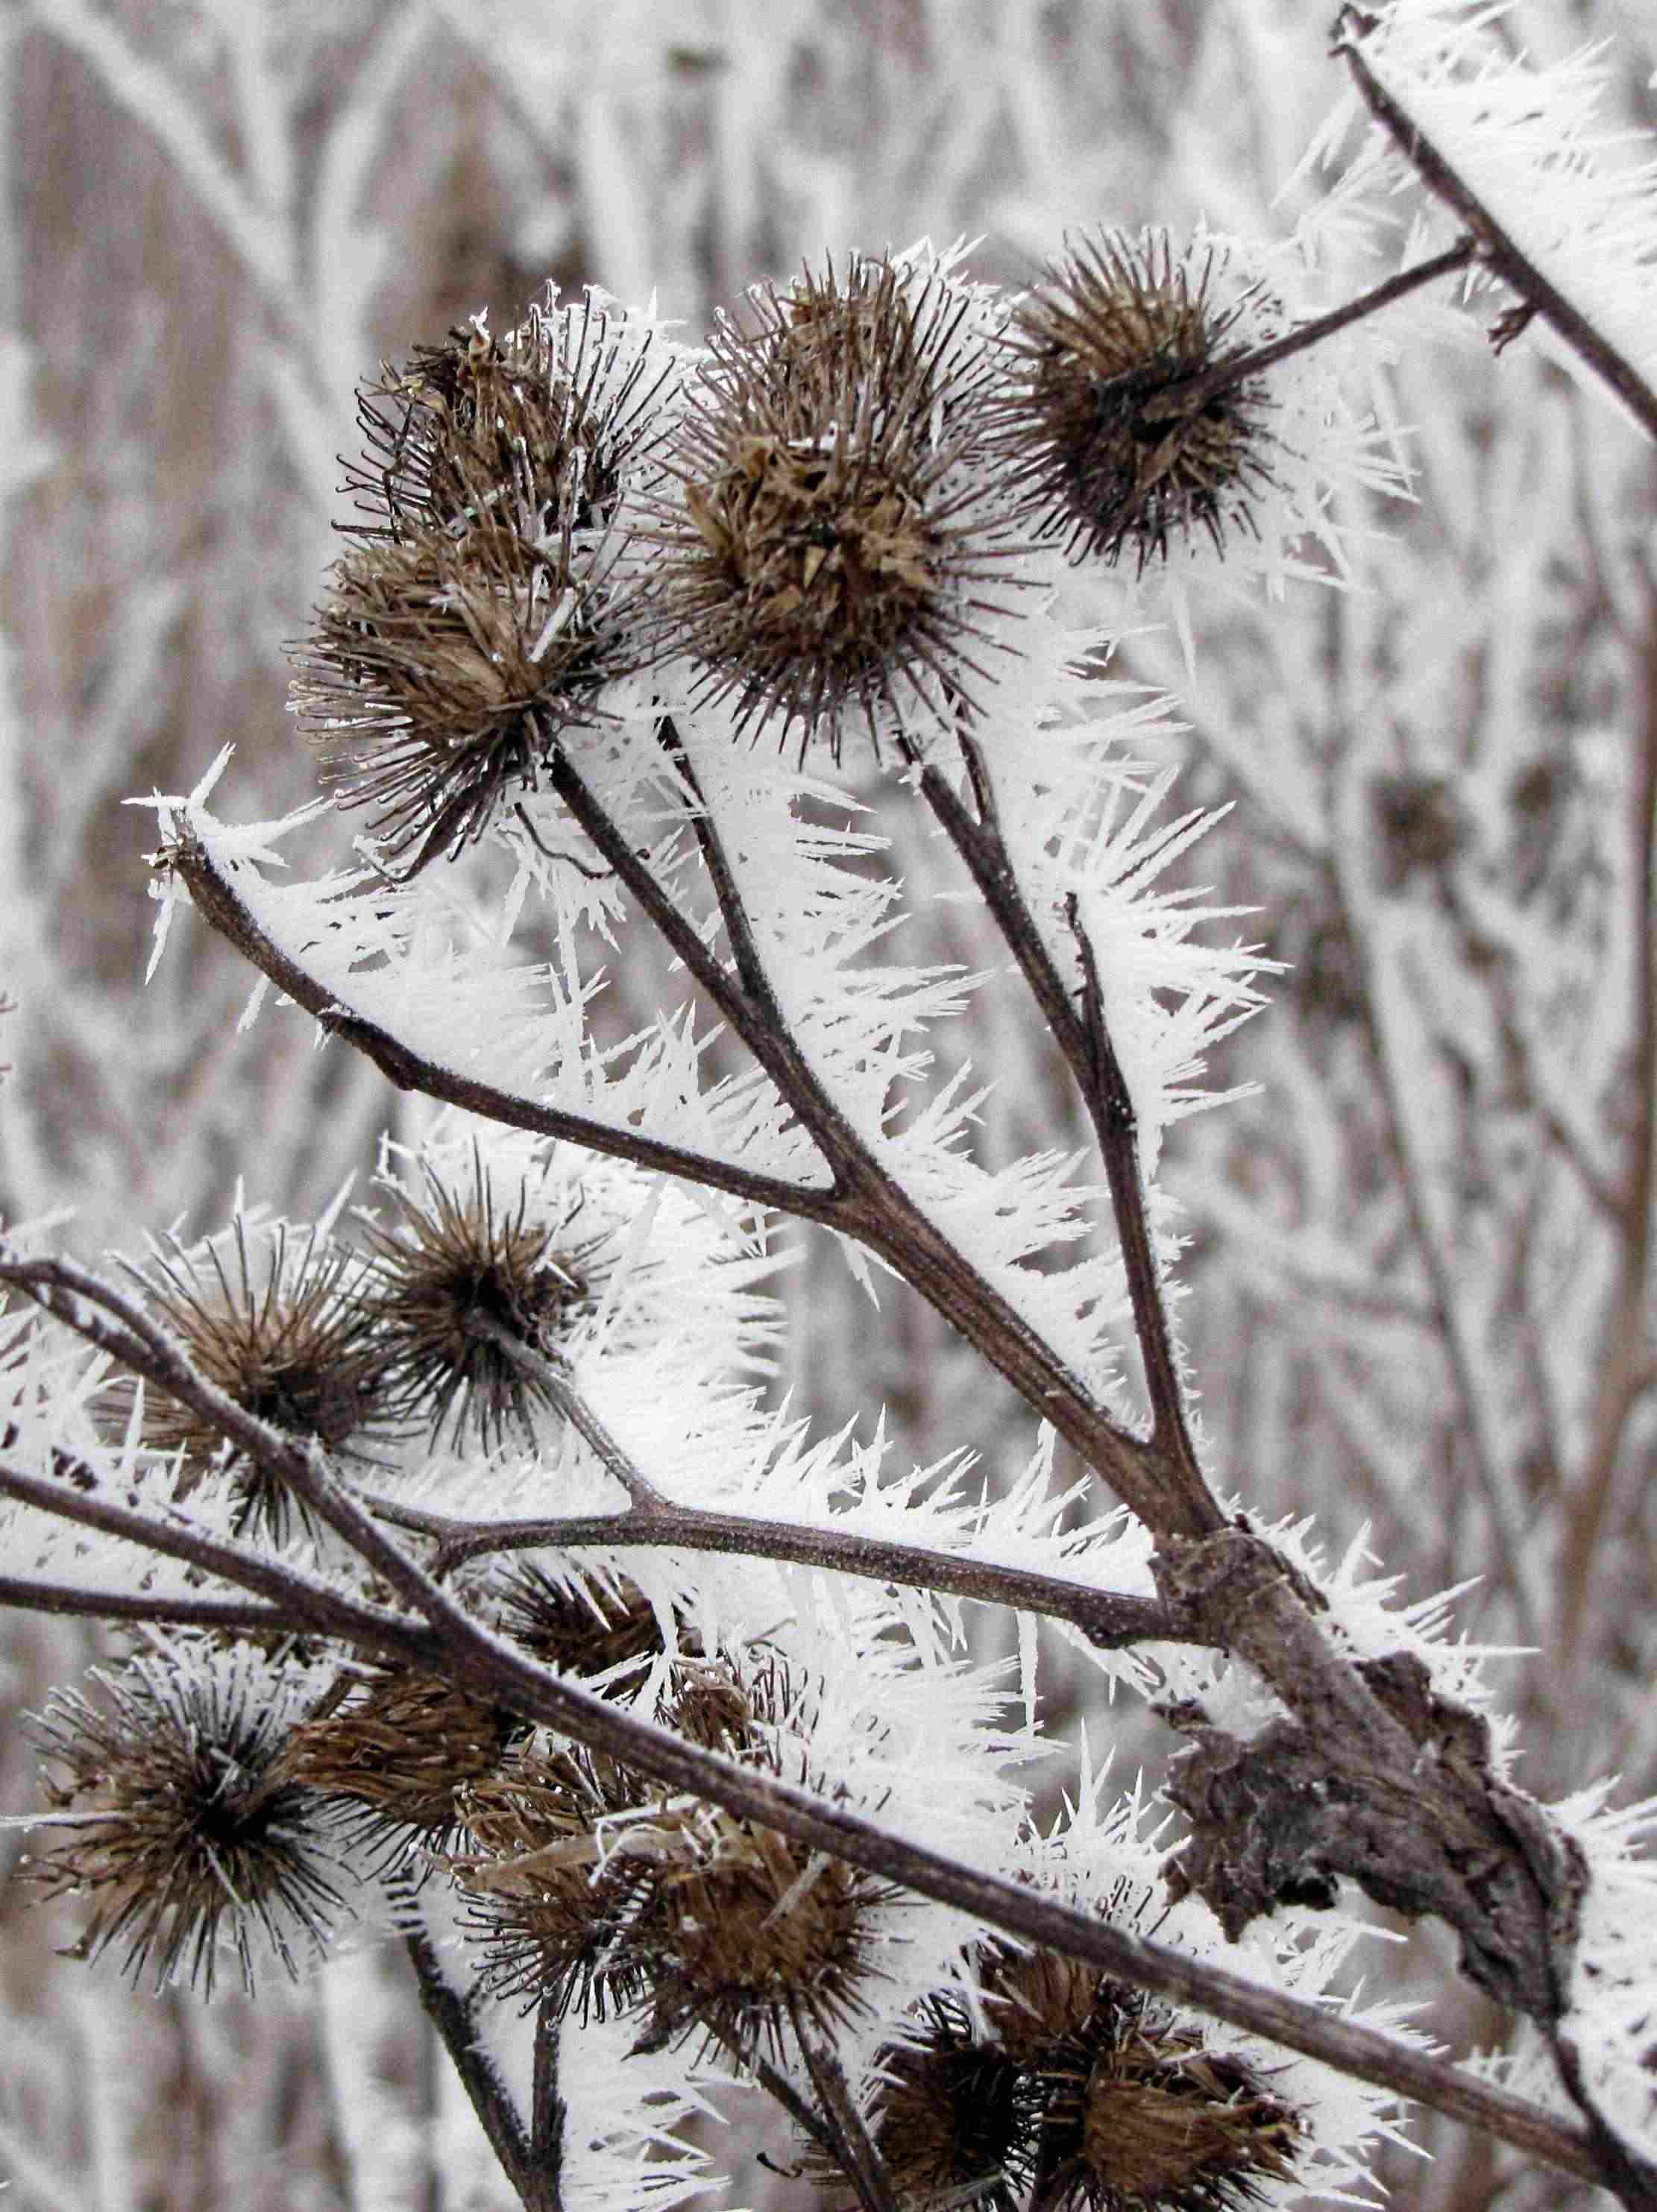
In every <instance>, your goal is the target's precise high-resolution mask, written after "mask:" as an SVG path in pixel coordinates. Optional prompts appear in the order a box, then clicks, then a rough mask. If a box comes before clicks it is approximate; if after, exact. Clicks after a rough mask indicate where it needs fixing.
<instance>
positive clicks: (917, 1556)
mask: <svg viewBox="0 0 1657 2212" xmlns="http://www.w3.org/2000/svg"><path fill="white" fill-rule="evenodd" d="M364 1502H365V1503H366V1504H368V1505H369V1508H370V1510H372V1511H373V1513H374V1515H375V1518H376V1519H377V1520H381V1521H384V1522H387V1523H388V1524H389V1525H390V1526H391V1527H392V1528H406V1529H407V1530H409V1532H410V1533H411V1534H415V1535H421V1536H430V1537H431V1538H433V1539H434V1540H435V1541H436V1546H437V1550H436V1556H435V1557H434V1559H433V1561H432V1566H431V1572H432V1577H433V1579H434V1580H435V1581H442V1579H443V1578H444V1577H446V1576H447V1575H448V1574H450V1573H452V1572H453V1571H454V1568H456V1567H457V1566H460V1565H464V1564H465V1563H466V1561H467V1560H468V1559H487V1558H489V1557H490V1556H491V1555H492V1554H494V1553H503V1552H525V1551H540V1550H544V1549H555V1550H560V1551H582V1550H587V1549H590V1548H591V1547H594V1546H596V1545H606V1546H608V1545H612V1544H615V1545H631V1546H645V1545H648V1546H649V1547H653V1548H665V1549H667V1550H670V1551H682V1552H713V1553H719V1554H721V1555H722V1556H723V1557H725V1558H727V1559H737V1558H742V1559H780V1560H783V1561H786V1562H787V1563H788V1564H789V1565H791V1566H802V1567H825V1568H827V1569H828V1570H829V1571H831V1572H832V1573H835V1574H842V1575H859V1576H862V1577H864V1578H866V1579H868V1580H871V1581H874V1582H884V1583H895V1584H897V1585H898V1586H899V1588H900V1589H924V1590H935V1591H936V1592H937V1593H938V1595H940V1596H942V1597H964V1598H971V1599H973V1600H975V1601H977V1602H978V1603H979V1604H981V1605H1005V1606H1010V1607H1014V1609H1015V1610H1017V1611H1019V1612H1021V1613H1039V1614H1041V1615H1042V1616H1043V1618H1044V1619H1046V1620H1063V1621H1067V1622H1069V1625H1070V1626H1072V1627H1074V1628H1078V1629H1080V1630H1081V1632H1082V1634H1083V1635H1084V1636H1086V1637H1087V1639H1088V1641H1089V1642H1090V1643H1092V1644H1096V1645H1098V1647H1099V1648H1100V1650H1105V1651H1121V1650H1127V1649H1128V1648H1129V1647H1130V1646H1131V1645H1133V1644H1179V1643H1184V1642H1186V1641H1188V1640H1189V1631H1188V1626H1187V1624H1186V1623H1185V1622H1184V1621H1182V1620H1180V1619H1179V1617H1178V1615H1177V1614H1175V1613H1172V1612H1170V1611H1169V1609H1168V1608H1167V1607H1166V1606H1165V1605H1163V1604H1162V1603H1161V1601H1160V1600H1159V1599H1156V1598H1154V1597H1136V1596H1133V1595H1130V1594H1129V1593H1127V1592H1125V1591H1122V1590H1104V1589H1094V1588H1093V1586H1092V1585H1091V1584H1089V1583H1082V1582H1072V1581H1070V1580H1069V1578H1068V1577H1064V1576H1062V1575H1044V1574H1039V1573H1037V1572H1035V1571H1033V1569H1029V1568H1025V1567H1002V1566H997V1565H996V1564H995V1562H994V1561H993V1560H989V1559H973V1558H972V1557H971V1556H970V1554H966V1553H958V1552H941V1551H937V1550H934V1549H931V1548H929V1547H927V1546H925V1545H922V1544H903V1543H895V1542H893V1541H890V1540H889V1539H887V1538H886V1537H881V1536H862V1535H858V1534H855V1533H853V1532H852V1531H850V1530H839V1529H831V1528H813V1527H812V1526H811V1525H810V1523H809V1522H792V1521H761V1520H758V1519H757V1518H754V1517H751V1516H749V1515H747V1514H743V1513H716V1512H713V1511H710V1510H707V1509H705V1508H704V1507H702V1506H691V1505H673V1504H662V1505H660V1506H655V1507H652V1508H651V1509H650V1510H649V1511H648V1512H643V1511H638V1510H628V1511H625V1512H620V1513H591V1514H570V1515H564V1516H556V1515H555V1516H551V1517H550V1518H548V1519H546V1520H543V1521H496V1522H489V1521H461V1520H455V1519H453V1518H451V1517H450V1516H448V1515H447V1514H442V1513H431V1512H428V1511H427V1510H425V1509H424V1508H423V1507H422V1506H411V1505H402V1504H399V1503H398V1502H397V1501H396V1500H395V1499H394V1498H368V1499H366V1500H365V1501H364Z"/></svg>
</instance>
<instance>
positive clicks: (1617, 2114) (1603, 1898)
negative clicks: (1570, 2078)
mask: <svg viewBox="0 0 1657 2212" xmlns="http://www.w3.org/2000/svg"><path fill="white" fill-rule="evenodd" d="M1613 1786H1614V1785H1613V1784H1611V1783H1609V1782H1605V1783H1596V1784H1594V1785H1593V1787H1592V1788H1590V1789H1587V1790H1581V1791H1579V1792H1578V1793H1577V1795H1576V1796H1573V1797H1569V1798H1566V1799H1565V1800H1564V1801H1563V1802H1562V1803H1560V1804H1557V1805H1555V1806H1553V1807H1551V1808H1550V1810H1551V1812H1552V1813H1553V1814H1554V1816H1555V1818H1556V1820H1559V1822H1560V1823H1561V1825H1562V1826H1563V1827H1564V1828H1565V1829H1566V1831H1567V1832H1569V1834H1570V1835H1571V1836H1572V1837H1573V1838H1575V1841H1576V1843H1577V1844H1579V1845H1580V1846H1581V1850H1582V1853H1583V1856H1584V1857H1585V1858H1586V1859H1587V1863H1588V1888H1587V1894H1586V1896H1585V1897H1584V1898H1583V1899H1582V1902H1581V1908H1580V1919H1579V1926H1578V1936H1577V1944H1576V1955H1575V1966H1574V1971H1573V1972H1572V1975H1571V1983H1570V2006H1569V2010H1568V2011H1567V2013H1566V2014H1565V2015H1564V2018H1563V2021H1562V2023H1561V2026H1562V2027H1563V2033H1565V2034H1566V2035H1567V2036H1568V2037H1569V2038H1570V2039H1571V2040H1572V2041H1573V2042H1574V2043H1575V2045H1576V2049H1577V2053H1578V2056H1579V2057H1580V2058H1581V2063H1582V2069H1583V2072H1584V2075H1585V2076H1586V2077H1587V2087H1588V2090H1589V2093H1590V2094H1591V2095H1592V2096H1593V2099H1594V2100H1595V2102H1596V2103H1597V2104H1598V2106H1599V2110H1600V2112H1601V2113H1602V2115H1603V2116H1604V2117H1605V2119H1607V2120H1608V2121H1609V2122H1611V2124H1612V2125H1613V2126H1614V2127H1616V2128H1617V2129H1618V2130H1620V2132H1621V2133H1622V2135H1623V2136H1624V2137H1625V2139H1626V2140H1627V2142H1629V2144H1630V2146H1631V2147H1632V2148H1633V2149H1635V2150H1636V2152H1637V2153H1638V2154H1639V2155H1640V2156H1641V2157H1642V2158H1646V2159H1657V2076H1654V2075H1653V2073H1652V2070H1651V2048H1652V2044H1653V2042H1654V2040H1657V2035H1654V2023H1653V2003H1652V1991H1653V1990H1654V1989H1657V1863H1654V1861H1653V1860H1652V1859H1651V1857H1649V1856H1648V1857H1644V1858H1643V1859H1642V1858H1636V1856H1635V1854H1636V1851H1640V1850H1646V1851H1647V1852H1648V1851H1649V1846H1650V1843H1651V1839H1652V1838H1653V1837H1654V1836H1657V1797H1648V1798H1647V1799H1645V1800H1644V1802H1642V1803H1640V1804H1637V1805H1627V1806H1623V1807H1621V1808H1611V1807H1609V1806H1607V1805H1606V1803H1605V1800H1606V1798H1607V1797H1608V1796H1609V1795H1610V1794H1611V1789H1612V1787H1613Z"/></svg>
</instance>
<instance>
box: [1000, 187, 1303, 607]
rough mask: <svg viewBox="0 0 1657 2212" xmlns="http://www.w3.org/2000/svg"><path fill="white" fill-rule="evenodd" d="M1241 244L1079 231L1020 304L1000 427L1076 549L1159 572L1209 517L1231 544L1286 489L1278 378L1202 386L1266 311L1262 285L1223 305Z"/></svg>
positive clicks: (1015, 462) (1045, 517)
mask: <svg viewBox="0 0 1657 2212" xmlns="http://www.w3.org/2000/svg"><path fill="white" fill-rule="evenodd" d="M1225 269H1226V262H1225V256H1224V255H1223V253H1222V252H1221V251H1220V250H1219V249H1218V248H1217V247H1214V246H1207V247H1204V248H1202V249H1200V250H1198V251H1195V252H1191V253H1187V254H1185V255H1184V256H1179V255H1176V254H1175V252H1174V250H1173V246H1172V245H1171V244H1170V242H1169V240H1168V236H1167V233H1166V232H1164V231H1146V232H1143V233H1142V234H1140V236H1139V237H1137V238H1128V237H1124V236H1123V235H1122V234H1119V233H1117V232H1106V233H1103V234H1100V236H1098V237H1095V238H1087V237H1082V238H1077V239H1073V240H1070V241H1069V246H1068V251H1067V252H1066V254H1065V257H1064V258H1063V260H1062V261H1061V262H1058V263H1057V264H1053V265H1052V266H1051V267H1050V268H1049V269H1048V270H1047V272H1046V274H1045V277H1044V278H1043V280H1042V282H1041V283H1039V284H1038V285H1037V286H1036V287H1035V288H1034V289H1033V290H1032V291H1031V293H1030V294H1029V295H1028V296H1027V297H1026V299H1025V300H1024V301H1021V302H1020V305H1019V306H1018V307H1017V308H1016V309H1015V310H1014V318H1013V327H1012V330H1011V331H1010V333H1009V335H1008V341H1007V343H1008V349H1009V351H1010V353H1011V354H1012V356H1013V357H1014V359H1015V360H1016V362H1017V363H1018V371H1019V373H1018V374H1017V377H1016V379H1015V380H1014V384H1013V386H1012V387H1011V388H1010V389H1009V390H1008V392H1006V394H1005V395H1004V397H1003V398H1002V400H1001V401H1000V402H999V403H998V405H997V409H996V417H997V435H998V439H999V441H1001V443H1002V445H1003V447H1004V450H1005V453H1006V457H1007V459H1008V463H1009V465H1011V466H1012V468H1013V470H1014V475H1015V477H1016V480H1017V482H1018V483H1019V485H1020V489H1021V491H1022V493H1023V495H1024V496H1025V498H1026V500H1027V501H1029V502H1030V503H1031V505H1032V507H1033V511H1034V515H1035V520H1036V526H1037V528H1038V530H1039V532H1040V534H1042V535H1043V536H1049V537H1051V536H1062V537H1063V539H1064V541H1065V546H1066V550H1067V552H1068V553H1069V556H1070V557H1071V558H1072V559H1073V560H1080V559H1083V558H1088V557H1096V558H1100V559H1103V560H1106V561H1109V562H1115V561H1118V560H1119V559H1120V558H1121V556H1123V554H1124V552H1126V553H1130V554H1131V556H1133V558H1134V561H1135V562H1136V566H1137V567H1138V568H1140V569H1143V568H1144V567H1145V565H1146V563H1147V562H1149V561H1153V560H1164V559H1166V558H1167V554H1168V551H1169V548H1170V544H1171V542H1173V541H1174V540H1177V539H1179V538H1185V537H1186V536H1188V535H1189V534H1190V533H1191V532H1193V531H1196V530H1201V531H1203V532H1205V533H1206V535H1207V536H1208V537H1209V538H1210V539H1211V540H1212V542H1213V544H1215V547H1216V548H1222V547H1223V544H1224V539H1225V533H1226V532H1227V530H1228V529H1242V530H1246V531H1251V532H1252V531H1253V530H1254V529H1255V527H1256V525H1255V521H1254V507H1255V506H1256V505H1257V503H1258V500H1259V498H1260V496H1261V495H1263V494H1264V492H1265V491H1266V490H1267V489H1269V488H1270V483H1271V472H1270V447H1271V435H1270V403H1269V398H1268V395H1267V392H1266V388H1265V385H1264V380H1262V379H1259V378H1253V379H1246V380H1244V381H1243V382H1241V383H1240V384H1236V385H1233V386H1229V387H1228V389H1226V390H1224V391H1223V392H1217V393H1215V394H1213V395H1209V396H1204V395H1203V393H1202V392H1191V391H1189V390H1187V389H1186V387H1188V386H1191V384H1192V381H1193V380H1195V379H1197V378H1199V377H1201V376H1202V375H1203V374H1204V372H1206V371H1209V370H1212V369H1214V368H1217V367H1220V366H1221V365H1223V364H1226V363H1228V362H1234V361H1236V360H1237V359H1239V358H1240V356H1242V355H1243V354H1244V352H1245V351H1246V343H1259V342H1260V338H1261V337H1262V336H1263V335H1264V328H1262V329H1260V330H1252V331H1251V335H1250V337H1249V338H1248V340H1247V341H1246V343H1245V342H1244V341H1243V340H1242V339H1241V338H1240V334H1239V326H1240V324H1241V323H1242V322H1243V320H1244V319H1245V318H1246V317H1247V316H1251V315H1252V319H1253V320H1254V321H1257V322H1258V320H1259V311H1260V302H1259V301H1258V299H1257V297H1256V293H1257V291H1258V288H1253V289H1251V288H1250V287H1249V286H1248V285H1247V284H1246V283H1235V284H1234V286H1233V287H1232V289H1231V296H1230V297H1229V299H1228V301H1227V302H1226V303H1225V304H1223V305H1222V304H1221V300H1220V298H1219V296H1218V294H1219V290H1220V285H1221V279H1222V278H1223V276H1224V275H1225Z"/></svg>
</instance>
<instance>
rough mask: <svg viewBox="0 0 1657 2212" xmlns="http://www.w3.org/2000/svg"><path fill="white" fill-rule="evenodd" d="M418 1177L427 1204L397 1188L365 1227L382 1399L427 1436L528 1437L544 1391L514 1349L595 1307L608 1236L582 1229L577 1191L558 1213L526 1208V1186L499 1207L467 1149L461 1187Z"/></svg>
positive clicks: (492, 1440)
mask: <svg viewBox="0 0 1657 2212" xmlns="http://www.w3.org/2000/svg"><path fill="white" fill-rule="evenodd" d="M425 1177H426V1203H425V1204H423V1205H422V1204H420V1203H419V1202H417V1200H414V1199H412V1198H411V1197H410V1196H409V1195H408V1194H406V1193H405V1192H403V1191H400V1190H399V1191H397V1193H396V1200H397V1206H398V1214H399V1218H398V1219H397V1221H396V1222H395V1224H394V1225H393V1227H391V1228H384V1227H381V1225H379V1224H378V1223H375V1222H368V1223H365V1225H364V1234H365V1235H366V1237H368V1239H369V1244H370V1246H371V1247H372V1249H371V1252H370V1254H369V1260H368V1267H369V1273H370V1278H371V1281H372V1300H373V1308H374V1312H375V1319H376V1322H377V1324H378V1327H379V1328H380V1330H381V1335H382V1338H383V1340H384V1344H385V1347H386V1356H387V1369H388V1373H387V1386H388V1390H389V1393H390V1396H391V1400H392V1402H393V1405H394V1406H395V1407H396V1408H397V1410H398V1411H399V1413H402V1414H405V1415H406V1416H408V1417H409V1418H411V1419H417V1420H419V1421H422V1422H427V1423H429V1425H430V1427H431V1431H432V1433H433V1435H434V1436H436V1435H437V1434H438V1433H439V1432H440V1431H442V1428H443V1426H444V1425H445V1424H446V1423H449V1424H450V1425H452V1427H453V1431H454V1436H455V1437H456V1438H457V1439H458V1438H459V1437H460V1436H461V1435H462V1434H463V1433H465V1432H466V1431H467V1430H468V1429H469V1430H470V1431H472V1433H474V1434H475V1435H476V1436H477V1437H478V1439H479V1440H480V1441H481V1443H483V1445H484V1449H485V1450H493V1449H496V1447H498V1446H499V1445H500V1444H501V1443H503V1441H504V1439H505V1437H506V1434H507V1431H508V1430H509V1429H515V1431H517V1432H518V1433H519V1434H520V1435H521V1437H524V1438H526V1439H533V1436H534V1433H535V1424H534V1415H535V1412H536V1409H537V1407H544V1406H545V1404H546V1402H547V1400H546V1394H545V1389H544V1388H543V1386H542V1384H541V1383H539V1382H538V1381H537V1380H536V1378H535V1377H534V1376H533V1374H530V1373H528V1372H527V1371H526V1370H525V1368H524V1366H523V1365H522V1364H521V1363H520V1362H519V1361H518V1360H517V1359H516V1358H515V1356H514V1352H515V1348H517V1347H521V1348H522V1349H524V1350H526V1351H527V1352H531V1353H534V1354H539V1355H541V1356H543V1357H544V1356H545V1355H546V1354H548V1353H551V1352H556V1351H557V1348H558V1346H559V1343H560V1341H561V1340H562V1339H563V1338H564V1336H565V1335H566V1334H567V1333H568V1332H569V1330H570V1328H571V1327H572V1326H573V1325H574V1324H575V1323H576V1322H579V1321H580V1320H581V1319H582V1317H583V1316H586V1315H588V1314H589V1313H590V1312H591V1311H592V1310H593V1308H594V1304H595V1302H596V1297H597V1293H598V1291H599V1290H600V1287H601V1283H602V1268H601V1261H602V1248H603V1246H604V1245H605V1243H606V1241H607V1239H606V1237H605V1236H604V1235H603V1234H602V1233H600V1234H599V1235H596V1236H594V1237H583V1236H582V1233H581V1231H580V1226H579V1215H580V1212H581V1199H580V1194H579V1193H576V1194H575V1195H574V1196H573V1197H571V1198H570V1200H568V1202H567V1203H566V1205H565V1206H564V1210H563V1212H562V1214H561V1216H560V1218H557V1219H556V1220H548V1219H545V1218H538V1217H537V1216H536V1215H534V1214H533V1212H532V1211H531V1206H530V1194H529V1192H528V1190H527V1188H524V1189H521V1191H520V1193H519V1196H518V1200H517V1204H516V1205H515V1206H514V1207H511V1208H507V1207H505V1206H501V1205H498V1204H497V1203H496V1198H495V1195H494V1192H493V1189H492V1188H491V1186H490V1177H489V1175H488V1173H487V1171H486V1170H485V1169H484V1166H483V1164H482V1161H481V1159H480V1158H478V1157H477V1156H475V1155H474V1158H473V1162H472V1188H471V1189H470V1190H469V1191H466V1192H464V1193H460V1192H455V1191H452V1190H450V1189H449V1188H448V1186H447V1185H446V1184H445V1183H443V1182H442V1181H441V1180H440V1179H439V1178H438V1176H436V1174H435V1173H434V1172H433V1171H432V1170H431V1169H430V1168H429V1167H427V1168H426V1170H425Z"/></svg>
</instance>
